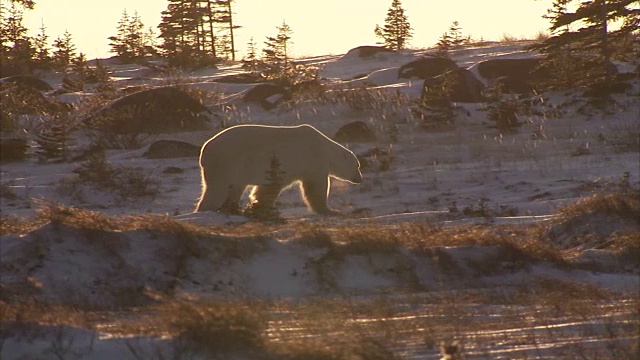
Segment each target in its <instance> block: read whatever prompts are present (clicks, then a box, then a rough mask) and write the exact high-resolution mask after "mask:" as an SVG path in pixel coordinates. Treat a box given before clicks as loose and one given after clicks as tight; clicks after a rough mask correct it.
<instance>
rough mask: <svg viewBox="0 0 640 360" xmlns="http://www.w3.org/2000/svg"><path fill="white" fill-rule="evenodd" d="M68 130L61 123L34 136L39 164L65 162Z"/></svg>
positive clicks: (48, 127) (68, 139) (68, 137)
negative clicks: (52, 161) (50, 161)
mask: <svg viewBox="0 0 640 360" xmlns="http://www.w3.org/2000/svg"><path fill="white" fill-rule="evenodd" d="M69 132H70V129H69V128H68V126H65V124H63V123H62V122H61V121H56V122H54V123H53V124H51V125H49V126H46V127H44V128H43V129H41V130H40V131H39V132H38V133H37V134H36V139H35V141H36V155H37V156H38V159H39V161H40V162H46V161H49V160H54V161H56V160H66V157H67V152H68V148H69V142H70V135H69Z"/></svg>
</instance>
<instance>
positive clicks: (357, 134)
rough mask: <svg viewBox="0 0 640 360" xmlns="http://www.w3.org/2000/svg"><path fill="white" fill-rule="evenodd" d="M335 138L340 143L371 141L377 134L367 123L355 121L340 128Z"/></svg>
mask: <svg viewBox="0 0 640 360" xmlns="http://www.w3.org/2000/svg"><path fill="white" fill-rule="evenodd" d="M333 139H334V140H335V141H337V142H339V143H351V142H370V141H375V140H376V135H375V133H374V132H373V131H372V130H371V129H370V128H369V126H368V125H367V124H366V123H364V122H362V121H354V122H351V123H348V124H346V125H344V126H342V127H341V128H340V129H338V131H336V134H335V135H334V136H333Z"/></svg>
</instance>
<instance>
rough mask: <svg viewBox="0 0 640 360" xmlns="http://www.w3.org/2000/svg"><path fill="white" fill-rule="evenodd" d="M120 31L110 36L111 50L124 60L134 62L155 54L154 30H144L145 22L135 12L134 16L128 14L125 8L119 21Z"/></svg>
mask: <svg viewBox="0 0 640 360" xmlns="http://www.w3.org/2000/svg"><path fill="white" fill-rule="evenodd" d="M117 30H118V33H117V35H116V36H110V37H109V40H111V43H110V44H109V45H110V46H111V52H114V53H116V54H117V55H118V57H119V58H120V59H121V60H122V61H123V62H125V63H126V62H132V61H135V60H138V59H140V58H143V57H144V56H146V55H149V54H153V53H154V50H153V47H154V46H153V37H154V34H153V30H152V29H149V31H148V32H146V33H145V31H144V24H143V23H142V20H141V19H140V16H138V13H137V12H135V13H134V15H133V16H129V15H128V14H127V10H126V9H125V10H124V11H123V12H122V17H121V18H120V21H118V28H117Z"/></svg>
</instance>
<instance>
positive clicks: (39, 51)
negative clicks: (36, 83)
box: [33, 23, 51, 67]
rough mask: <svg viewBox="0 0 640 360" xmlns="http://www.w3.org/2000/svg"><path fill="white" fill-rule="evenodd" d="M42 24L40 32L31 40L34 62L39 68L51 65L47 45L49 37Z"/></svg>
mask: <svg viewBox="0 0 640 360" xmlns="http://www.w3.org/2000/svg"><path fill="white" fill-rule="evenodd" d="M46 30H47V28H45V26H44V23H42V26H41V27H40V32H39V33H38V35H36V37H35V38H33V46H34V51H35V54H34V60H35V61H36V63H37V64H38V66H41V67H48V66H49V65H50V63H51V55H50V48H49V45H48V39H49V36H48V35H47V33H46Z"/></svg>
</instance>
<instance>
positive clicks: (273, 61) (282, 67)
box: [262, 20, 293, 78]
mask: <svg viewBox="0 0 640 360" xmlns="http://www.w3.org/2000/svg"><path fill="white" fill-rule="evenodd" d="M276 28H277V29H278V34H277V35H276V36H275V37H272V36H267V40H266V41H265V42H264V44H265V48H264V49H262V53H263V57H262V60H263V61H264V63H265V66H266V67H267V70H266V71H265V75H267V77H268V78H285V77H286V73H287V71H288V70H289V67H290V61H289V47H290V45H291V43H292V42H291V34H293V31H292V30H291V27H289V25H287V23H286V22H285V21H284V20H283V21H282V25H281V26H277V27H276Z"/></svg>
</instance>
